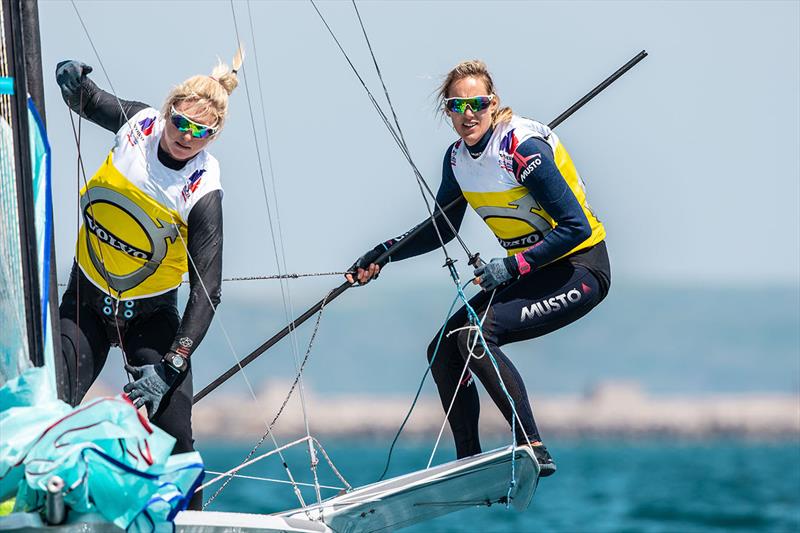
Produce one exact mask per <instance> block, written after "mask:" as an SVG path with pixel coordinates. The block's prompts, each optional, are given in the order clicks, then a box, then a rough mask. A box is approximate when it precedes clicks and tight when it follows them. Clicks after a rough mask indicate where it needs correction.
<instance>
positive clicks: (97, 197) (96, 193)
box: [81, 186, 178, 293]
mask: <svg viewBox="0 0 800 533" xmlns="http://www.w3.org/2000/svg"><path fill="white" fill-rule="evenodd" d="M90 199H91V200H90ZM103 203H105V204H109V205H112V206H114V207H116V208H118V209H119V210H120V211H121V212H122V213H124V214H125V215H127V216H128V217H129V220H131V221H132V222H134V223H136V224H138V225H139V227H140V228H141V230H142V232H143V233H144V234H145V235H146V236H147V240H148V241H149V246H148V248H149V251H147V250H143V249H141V248H137V247H135V246H132V245H131V244H129V243H127V242H125V241H124V240H122V239H120V238H119V237H118V236H117V235H114V234H112V233H111V232H110V231H109V230H108V229H106V228H105V227H104V226H103V225H101V224H100V223H99V222H98V221H97V220H96V219H95V217H94V216H93V214H92V205H99V204H103ZM81 213H82V214H83V220H84V222H85V227H86V231H87V232H89V233H91V234H92V235H94V236H95V237H96V238H97V239H98V241H100V242H101V243H103V244H107V245H108V246H111V247H112V248H114V249H116V250H119V251H120V252H122V253H124V254H126V255H128V256H130V257H135V258H136V259H138V260H140V262H141V266H140V267H139V268H137V269H135V270H134V271H133V272H129V273H128V274H122V275H118V274H114V273H113V272H109V271H108V269H107V268H106V267H105V265H104V264H103V257H102V255H101V253H100V250H99V247H98V246H93V245H92V244H91V243H88V246H87V247H86V248H87V250H88V253H89V259H90V260H91V261H92V265H93V266H94V268H95V270H97V272H99V273H101V274H103V276H104V277H105V278H106V279H107V280H108V284H109V286H111V288H112V289H114V290H115V291H117V292H120V293H122V292H125V291H127V290H130V289H132V288H134V287H136V286H137V285H139V284H140V283H142V282H143V281H144V280H146V279H147V278H148V277H150V276H152V275H153V274H154V273H155V271H156V270H157V269H158V267H159V266H161V261H163V260H164V258H165V257H166V255H167V243H168V241H169V242H172V243H174V242H175V241H176V240H177V238H178V229H177V227H175V225H174V224H172V223H171V222H168V221H164V220H153V219H152V218H151V217H150V215H148V214H147V212H146V211H145V210H144V209H142V208H141V207H140V206H138V205H137V204H136V203H134V202H133V200H131V199H130V198H128V197H127V196H125V195H124V194H122V193H120V192H119V191H116V190H114V189H109V188H106V187H102V186H98V187H92V188H91V189H89V190H88V191H87V192H86V193H84V195H83V196H81ZM87 237H88V236H87Z"/></svg>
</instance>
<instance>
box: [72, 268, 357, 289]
mask: <svg viewBox="0 0 800 533" xmlns="http://www.w3.org/2000/svg"><path fill="white" fill-rule="evenodd" d="M349 273H350V272H349V271H347V270H342V271H337V272H302V273H292V274H269V275H262V276H235V277H232V278H222V281H223V282H226V283H227V282H230V281H264V280H271V279H299V278H311V277H321V276H344V275H345V274H349ZM188 283H189V281H188V280H183V281H181V285H187V284H188ZM58 286H59V287H66V286H67V284H66V283H59V284H58Z"/></svg>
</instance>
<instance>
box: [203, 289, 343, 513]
mask: <svg viewBox="0 0 800 533" xmlns="http://www.w3.org/2000/svg"><path fill="white" fill-rule="evenodd" d="M331 292H333V291H331ZM330 295H331V293H330V292H329V293H328V294H327V295H326V296H325V298H324V299H323V303H322V307H321V308H320V310H319V313H318V314H317V321H316V323H315V324H314V331H313V332H312V333H311V340H309V341H308V348H307V349H306V355H305V357H303V362H302V363H301V364H300V369H299V370H298V371H297V374H296V375H295V378H294V381H293V382H292V386H291V387H290V388H289V392H288V393H287V394H286V398H284V400H283V403H282V404H281V406H280V408H279V409H278V412H277V413H276V414H275V417H274V418H273V419H272V422H270V423H269V425H268V427H267V431H266V432H265V433H264V434H263V435H262V436H261V438H260V439H259V441H258V442H257V443H256V445H255V446H253V449H252V450H250V453H248V454H247V457H245V458H244V460H243V461H242V462H241V463H240V465H242V464H244V463H247V462H248V461H249V460H250V459H251V458H252V457H253V455H255V453H256V451H258V449H259V448H260V447H261V445H262V444H263V443H264V441H265V440H266V439H267V436H269V435H271V434H272V428H273V427H274V426H275V424H276V423H277V422H278V418H280V416H281V415H282V414H283V410H284V409H285V408H286V405H287V404H288V403H289V399H290V398H291V397H292V393H294V389H295V387H297V384H298V383H299V382H300V378H301V375H302V373H303V370H304V369H305V366H306V362H308V357H309V356H310V355H311V348H312V347H313V345H314V339H316V337H317V331H319V324H320V321H321V320H322V311H323V310H324V309H325V301H327V299H328V297H329V296H330ZM234 472H236V470H234ZM231 479H233V477H229V478H228V479H226V480H225V482H224V483H223V484H222V486H221V487H220V488H219V489H217V491H216V492H215V493H214V494H213V495H212V496H211V497H210V498H209V499H208V501H206V503H205V504H203V509H205V508H206V507H208V505H210V504H211V502H213V501H214V500H216V499H217V496H219V495H220V493H221V492H222V491H223V490H224V489H225V487H227V486H228V483H230V481H231ZM315 485H316V486H319V484H318V483H316V482H315ZM304 507H305V505H304Z"/></svg>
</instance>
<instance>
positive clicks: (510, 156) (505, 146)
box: [500, 130, 519, 172]
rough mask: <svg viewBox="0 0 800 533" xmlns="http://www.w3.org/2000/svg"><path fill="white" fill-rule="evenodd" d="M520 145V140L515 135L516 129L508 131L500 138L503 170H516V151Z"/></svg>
mask: <svg viewBox="0 0 800 533" xmlns="http://www.w3.org/2000/svg"><path fill="white" fill-rule="evenodd" d="M517 146H519V140H518V139H517V136H516V135H514V130H511V131H509V132H508V133H506V136H505V137H503V138H502V139H500V166H501V167H502V168H503V170H506V171H508V172H513V171H514V153H516V151H517Z"/></svg>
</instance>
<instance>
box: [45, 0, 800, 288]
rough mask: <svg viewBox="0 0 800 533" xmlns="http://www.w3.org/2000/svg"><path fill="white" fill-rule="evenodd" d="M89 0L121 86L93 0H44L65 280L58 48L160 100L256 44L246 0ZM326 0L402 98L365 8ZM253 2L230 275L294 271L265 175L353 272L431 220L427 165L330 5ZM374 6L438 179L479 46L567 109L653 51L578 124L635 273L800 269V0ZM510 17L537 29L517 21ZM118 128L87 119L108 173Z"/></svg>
mask: <svg viewBox="0 0 800 533" xmlns="http://www.w3.org/2000/svg"><path fill="white" fill-rule="evenodd" d="M76 5H77V7H78V10H79V11H80V14H81V16H82V17H83V19H84V22H85V24H86V26H87V28H88V30H89V34H90V35H91V38H92V40H93V41H94V44H95V46H96V48H97V51H98V52H99V54H100V57H101V59H102V64H103V65H104V66H105V69H106V72H107V74H108V77H109V78H110V80H111V83H109V82H108V80H107V79H106V78H105V76H104V75H103V73H102V69H101V68H99V67H100V61H99V60H98V59H97V57H96V56H95V55H94V52H93V51H92V48H91V46H90V45H89V41H88V39H87V36H86V34H85V33H84V31H83V29H82V28H81V25H80V23H79V21H78V18H77V16H76V13H75V11H74V9H73V8H72V5H71V4H70V3H68V2H61V1H58V2H56V1H47V0H45V1H42V2H41V3H40V11H41V33H42V47H43V64H44V71H45V84H46V102H47V113H48V125H49V133H50V138H51V143H52V145H53V146H54V156H53V158H54V159H53V160H54V165H53V168H54V180H55V194H56V198H57V199H58V201H57V202H56V217H57V221H58V225H57V233H56V239H57V246H58V248H57V252H58V258H59V270H60V273H61V277H62V278H64V277H65V275H66V272H67V271H68V268H69V265H70V262H71V257H72V255H73V251H74V248H73V247H74V239H75V233H76V213H77V210H76V208H75V205H76V188H77V187H76V153H77V152H76V148H75V141H74V140H73V134H72V130H71V128H70V121H69V118H68V113H67V109H66V107H65V105H64V104H63V102H62V100H61V98H60V94H59V92H58V88H57V85H56V84H55V79H54V78H55V76H54V71H55V65H56V63H57V62H58V61H60V60H63V59H68V58H75V59H80V60H82V61H84V62H86V63H88V64H90V65H92V66H94V68H95V71H94V73H93V74H92V78H93V79H94V80H95V81H96V82H97V83H98V85H100V87H103V88H105V89H109V88H110V87H111V84H113V87H114V89H115V90H116V92H117V93H118V95H119V96H120V97H122V98H128V99H136V100H141V101H144V102H147V103H150V104H151V105H154V106H156V107H160V105H161V102H162V101H163V99H164V97H165V96H166V93H167V92H168V90H169V89H170V87H171V86H172V84H175V83H177V82H179V81H181V80H182V79H184V78H186V77H188V76H190V75H193V74H197V73H209V72H210V70H211V67H212V66H213V64H214V62H215V61H216V58H217V57H220V58H222V59H223V60H226V61H230V58H231V57H232V55H233V53H234V50H235V48H236V41H237V32H236V29H235V26H234V18H233V15H232V8H231V4H230V3H229V2H213V1H204V2H102V1H101V2H82V1H78V2H76ZM319 7H320V10H321V11H322V12H323V14H324V15H325V17H326V19H327V20H328V22H329V24H330V25H331V26H332V28H333V30H334V31H335V32H336V34H337V36H338V37H339V38H340V40H341V42H342V44H343V46H344V47H345V49H346V50H347V51H348V53H349V54H350V56H351V58H352V60H353V62H354V64H355V65H356V68H357V69H358V71H359V73H360V74H361V76H362V77H363V78H364V79H365V81H366V82H367V84H368V85H369V87H370V88H371V90H372V91H373V93H374V94H375V95H376V98H378V99H379V100H380V101H381V102H382V103H383V99H382V94H381V93H382V91H381V89H380V85H379V83H378V80H377V77H376V75H375V69H374V67H373V65H372V63H371V60H370V57H369V54H368V51H367V48H366V45H365V42H364V39H363V36H362V34H361V31H360V29H359V27H358V23H357V19H356V16H355V12H354V10H353V8H352V5H351V4H350V3H349V2H321V3H319ZM233 8H234V9H235V12H236V26H237V27H238V32H239V38H240V40H241V42H242V43H243V45H244V47H245V50H246V52H247V57H246V59H245V70H244V76H245V77H246V82H247V83H246V86H245V84H243V85H242V86H241V87H240V88H239V89H237V90H236V92H235V93H234V94H233V95H232V99H231V104H230V108H231V114H230V117H229V119H228V123H227V125H226V129H225V131H224V133H223V134H222V135H221V137H220V139H219V140H218V141H216V142H215V143H214V144H213V145H212V146H211V147H210V148H209V150H210V151H211V152H212V153H213V154H214V155H215V156H216V157H217V158H218V159H219V161H220V164H221V167H222V180H223V185H224V188H225V202H224V208H225V212H226V217H225V255H224V258H225V261H224V264H225V267H224V270H225V275H226V276H237V275H252V274H270V273H274V272H276V270H277V266H276V262H275V256H276V254H275V249H274V248H273V240H272V238H271V236H270V235H271V232H270V226H269V216H268V214H267V213H268V210H267V207H266V206H265V200H264V192H263V190H264V186H263V185H262V179H263V182H264V183H266V187H267V190H268V191H270V192H269V197H270V201H271V205H270V208H269V211H270V212H271V214H272V218H273V223H274V224H275V225H276V229H275V230H274V231H275V232H277V233H278V234H279V235H281V236H282V238H283V247H284V249H285V253H286V261H287V266H288V268H289V270H290V271H292V272H309V271H313V272H320V271H333V270H342V269H344V268H346V267H347V266H349V265H350V264H351V263H352V262H353V260H354V259H355V258H356V257H357V256H358V255H360V254H361V253H362V252H364V251H365V250H367V249H368V248H371V247H372V246H374V245H375V244H376V243H378V242H380V241H382V240H385V239H387V238H389V237H392V236H394V235H397V234H400V233H402V232H404V231H405V230H406V229H408V228H410V227H411V226H412V225H414V224H415V223H417V222H418V221H420V220H422V218H423V217H424V215H425V212H426V211H425V207H424V205H423V204H422V200H421V198H420V193H419V190H418V188H417V186H416V184H415V182H414V179H413V174H412V173H411V171H410V167H409V166H408V164H407V163H406V162H405V160H404V158H403V157H402V155H401V153H400V151H399V150H398V148H397V147H396V146H395V145H394V144H393V141H392V139H391V137H390V136H389V133H388V132H387V130H386V128H385V126H384V125H383V123H382V122H381V121H380V119H379V117H378V114H377V113H376V112H375V110H374V109H373V108H372V106H371V104H370V102H369V100H368V98H367V96H366V93H365V91H364V90H363V88H362V87H361V86H360V83H359V82H358V80H357V79H356V77H355V75H354V74H353V73H352V72H351V70H350V69H349V67H348V65H347V63H346V61H345V59H344V58H343V56H342V55H341V53H340V52H339V50H338V49H337V48H336V46H335V44H334V42H333V40H332V39H331V37H330V36H329V35H328V33H327V32H326V30H325V28H324V26H323V24H322V22H321V20H320V19H319V17H318V16H317V14H316V13H315V11H314V9H313V7H312V6H311V4H310V3H306V2H257V1H253V2H250V3H249V4H248V3H245V2H234V3H233ZM248 10H249V14H250V16H248ZM359 10H360V12H361V15H362V18H363V20H364V24H365V26H366V29H367V32H368V33H369V35H370V38H371V40H372V44H373V47H374V50H375V54H376V56H377V60H378V62H379V65H380V66H381V70H382V72H383V74H384V77H385V80H386V83H387V86H388V89H389V91H390V95H391V96H392V97H393V102H394V104H395V107H396V111H397V115H398V118H399V120H400V123H401V125H402V126H403V128H404V133H405V136H406V139H407V141H408V144H409V147H410V151H411V153H412V155H413V157H414V160H415V162H416V164H417V166H418V167H419V168H420V169H421V171H422V173H423V175H424V176H425V177H426V179H427V180H428V182H429V183H430V184H431V187H432V188H434V189H435V188H436V187H437V186H438V183H439V181H440V172H441V158H442V155H443V154H444V151H445V149H446V148H447V146H448V145H449V143H451V142H452V141H453V140H454V139H455V133H454V132H453V130H452V128H451V126H450V125H449V124H448V123H447V122H446V121H445V120H444V119H443V118H442V117H441V115H439V114H437V112H436V109H435V101H434V97H433V93H434V92H435V90H436V88H437V85H438V83H439V82H440V80H441V78H442V76H443V75H444V74H446V72H447V71H448V70H449V68H451V67H452V66H453V65H454V64H456V63H457V62H459V61H461V60H463V59H467V58H480V59H483V60H484V61H485V62H486V63H487V64H488V66H489V68H490V70H491V72H492V73H493V75H494V77H495V82H496V85H497V87H498V92H499V95H500V98H501V99H502V101H503V102H504V103H505V104H507V105H510V106H512V107H513V108H514V109H515V110H516V111H517V112H518V113H520V114H522V115H525V116H528V117H531V118H535V119H537V120H540V121H542V122H549V121H550V120H552V119H553V118H555V117H556V116H557V115H558V114H559V113H560V112H561V111H563V110H564V109H566V108H567V107H569V106H570V105H571V104H572V103H573V102H574V101H576V100H577V99H578V98H580V97H581V96H582V95H583V94H585V93H586V92H588V91H589V90H590V89H591V88H592V87H594V86H595V85H596V84H597V83H598V82H600V81H601V80H603V79H604V78H605V77H606V76H608V75H609V74H611V73H612V72H613V71H614V70H616V68H618V67H619V66H621V65H622V64H624V63H625V62H626V61H627V60H628V59H630V58H631V57H633V56H634V55H635V54H636V53H638V52H639V51H640V50H642V49H645V50H647V52H648V53H649V57H648V58H647V59H645V60H644V61H643V62H642V63H640V64H639V65H638V66H637V67H635V68H634V69H633V70H632V71H631V72H629V73H628V74H626V75H625V76H624V77H623V78H622V79H620V80H619V81H617V82H616V83H615V84H614V85H613V86H612V87H610V88H609V89H607V90H606V91H605V92H604V93H603V94H601V95H600V96H599V97H597V98H596V99H595V100H594V101H592V102H591V103H590V104H588V105H587V106H586V107H584V108H583V109H581V110H580V111H579V112H578V113H576V114H575V115H574V116H572V117H571V118H570V119H569V120H568V121H567V122H565V123H564V124H563V125H561V126H560V127H559V128H558V133H559V135H560V136H561V139H562V141H563V142H564V144H565V145H566V146H567V148H568V149H569V150H570V153H571V154H572V156H573V159H574V160H575V163H576V165H577V168H578V169H579V171H580V172H581V174H582V176H583V178H584V180H585V181H586V183H587V187H588V198H589V201H590V202H591V203H592V206H593V207H594V209H595V210H596V212H597V213H598V214H599V216H600V218H601V219H602V220H603V222H604V223H605V225H606V228H607V230H608V239H607V241H608V246H609V250H610V254H611V259H612V266H613V269H614V274H615V278H616V280H617V281H622V282H626V281H631V282H643V283H677V284H696V285H702V286H706V285H709V284H710V285H733V286H741V285H782V284H791V285H797V284H798V278H800V266H799V265H800V206H799V204H800V186H799V185H798V182H799V181H800V180H798V177H800V153H799V151H798V150H799V149H798V146H800V135H799V132H798V128H799V126H798V124H800V108H799V106H800V104H799V103H798V102H799V100H800V99H798V94H800V67H799V66H798V65H800V29H799V28H798V25H799V24H800V23H798V20H800V4H798V3H797V2H719V1H715V2H505V3H504V2H493V3H491V5H489V4H483V3H469V2H466V3H458V4H456V3H452V2H363V3H360V4H359ZM490 20H491V22H490ZM505 20H514V21H516V27H508V28H504V25H505V24H507V23H506V22H501V21H505ZM251 27H252V28H253V29H254V30H255V33H254V35H255V37H253V33H251V31H250V29H251ZM257 75H260V79H261V83H260V84H259V83H257V82H258V78H259V76H257ZM248 96H249V99H248ZM262 101H263V103H264V108H262V107H261V105H260V103H261V102H262ZM251 110H252V112H251ZM262 111H263V112H262ZM251 117H252V120H251ZM265 125H266V128H267V130H266V131H267V133H265ZM254 131H255V132H256V133H255V134H254ZM111 141H112V136H111V134H109V133H108V132H106V131H103V130H101V129H100V128H98V127H96V126H93V125H90V124H88V125H87V124H84V128H82V140H81V146H82V155H83V159H84V161H85V163H86V172H87V173H89V175H91V174H92V173H93V172H94V170H95V169H96V168H97V167H98V166H99V164H100V162H101V161H102V160H103V158H104V157H105V155H106V154H107V151H108V149H109V148H110V145H111ZM256 141H257V144H256ZM259 154H260V155H261V161H262V164H261V170H262V171H263V172H262V171H260V168H259V163H258V155H259ZM268 156H271V158H270V157H268ZM273 179H274V183H275V185H276V190H277V197H278V202H277V206H276V204H275V203H274V201H273V198H272V193H271V190H272V189H271V187H272V185H271V184H272V180H273ZM276 215H278V216H279V217H280V230H281V231H280V232H278V230H277V222H276V219H277V217H276ZM462 233H463V236H464V239H465V241H466V242H467V244H468V246H469V247H470V248H471V249H472V250H473V251H475V250H477V251H480V252H481V255H482V256H483V257H487V258H488V257H495V256H498V255H501V254H502V250H501V249H500V247H499V245H498V244H497V243H496V241H495V239H494V238H493V236H492V235H491V233H490V232H489V231H488V230H487V229H486V228H485V226H484V225H483V223H482V221H480V219H479V218H478V217H477V216H476V215H475V214H474V213H472V212H470V214H469V216H468V218H467V221H466V223H465V226H464V230H463V232H462ZM451 248H452V251H451V253H453V254H454V255H456V256H458V254H460V256H461V258H462V261H463V255H464V254H463V252H461V250H459V249H457V248H456V247H455V246H453V247H451ZM278 249H280V247H279V248H278ZM440 263H441V255H440V254H438V255H437V254H429V256H427V257H425V258H422V259H419V260H414V261H410V262H408V264H406V265H403V271H404V273H409V274H408V275H409V276H410V277H411V278H412V279H413V278H418V277H425V276H428V275H430V272H431V269H432V267H433V266H434V265H435V266H436V267H437V268H438V265H439V264H440ZM403 282H404V283H405V282H408V278H405V279H404V281H403Z"/></svg>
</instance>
